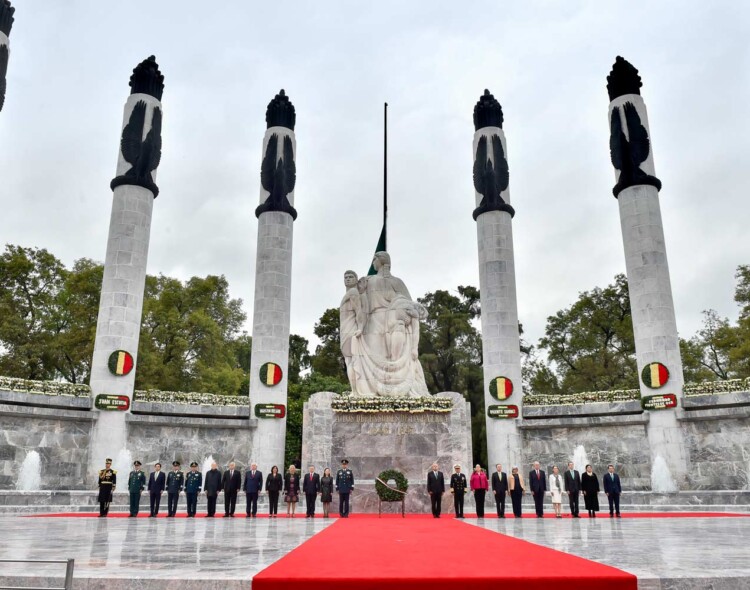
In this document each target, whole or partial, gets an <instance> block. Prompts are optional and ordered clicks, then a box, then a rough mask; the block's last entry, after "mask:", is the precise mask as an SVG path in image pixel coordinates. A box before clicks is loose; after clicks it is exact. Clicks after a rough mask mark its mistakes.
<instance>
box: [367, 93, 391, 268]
mask: <svg viewBox="0 0 750 590" xmlns="http://www.w3.org/2000/svg"><path fill="white" fill-rule="evenodd" d="M387 222H388V103H387V102H386V103H385V104H384V105H383V229H381V230H380V238H378V245H377V246H375V252H385V251H386V234H387V231H386V224H387ZM367 274H368V275H375V274H378V271H376V270H375V266H374V265H373V264H370V270H369V271H367Z"/></svg>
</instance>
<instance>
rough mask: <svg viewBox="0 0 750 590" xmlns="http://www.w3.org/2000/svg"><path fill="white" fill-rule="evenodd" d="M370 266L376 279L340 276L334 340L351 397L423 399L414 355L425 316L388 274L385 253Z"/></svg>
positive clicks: (349, 273)
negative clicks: (337, 335)
mask: <svg viewBox="0 0 750 590" xmlns="http://www.w3.org/2000/svg"><path fill="white" fill-rule="evenodd" d="M373 266H374V268H375V270H376V271H377V274H375V275H372V276H367V277H362V278H361V279H357V275H356V273H354V272H353V271H347V272H346V273H345V275H344V284H345V286H346V289H347V290H346V294H345V295H344V298H343V300H342V301H341V306H340V307H339V312H340V319H341V330H340V341H341V352H342V354H343V356H344V359H345V361H346V369H347V376H348V377H349V383H350V385H351V388H352V394H354V395H360V396H376V395H377V396H391V397H420V396H424V395H428V391H427V385H426V384H425V379H424V372H423V371H422V365H421V364H420V363H419V355H418V348H419V320H420V319H424V318H425V317H427V312H426V310H425V308H424V307H423V306H422V305H420V304H419V303H417V302H416V301H413V300H412V298H411V295H410V294H409V290H408V289H407V288H406V285H405V284H404V282H403V281H402V280H401V279H399V278H397V277H394V276H393V275H392V274H391V257H390V255H389V254H388V253H387V252H376V253H375V257H374V259H373Z"/></svg>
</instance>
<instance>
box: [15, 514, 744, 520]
mask: <svg viewBox="0 0 750 590" xmlns="http://www.w3.org/2000/svg"><path fill="white" fill-rule="evenodd" d="M23 516H25V517H27V518H97V517H98V516H99V513H98V512H47V513H37V514H24V515H23ZM186 516H187V515H186V514H185V513H184V512H178V513H177V516H176V517H175V518H186ZM127 517H128V513H127V512H110V513H109V516H108V518H127ZM166 517H167V514H166V513H161V514H159V516H158V518H166ZM286 517H287V516H286V514H279V516H278V519H279V520H284V519H286ZM737 517H745V518H749V517H750V513H747V512H623V513H622V518H737ZM138 518H148V512H141V513H140V514H139V515H138ZM195 518H206V515H205V514H200V513H199V514H198V515H197V516H196V517H195ZM216 518H217V519H219V520H221V519H222V518H223V515H221V514H217V515H216ZM237 518H240V519H244V518H245V514H244V513H242V514H240V513H237V514H235V519H237ZM257 518H268V514H259V515H258V516H257ZM294 518H299V519H302V520H304V518H305V513H304V512H302V513H301V514H300V513H297V515H296V516H295V517H294ZM315 518H322V516H321V515H320V514H318V515H316V516H315ZM331 518H335V519H338V515H336V516H334V515H331ZM351 518H353V519H356V520H361V519H363V518H375V519H377V518H378V515H377V514H352V515H351ZM417 518H419V519H426V520H434V519H433V518H432V515H431V514H407V515H406V520H413V519H417ZM466 518H467V519H470V520H471V519H474V518H476V515H474V514H467V515H466ZM495 518H496V517H495V516H494V515H492V516H487V517H486V520H494V519H495ZM523 518H536V516H535V515H534V514H524V515H523ZM544 518H549V519H554V518H555V515H554V514H545V515H544ZM581 518H582V519H583V518H588V516H587V515H585V514H583V515H581ZM597 518H598V519H602V520H609V515H608V514H606V513H601V512H600V513H599V516H597ZM382 519H386V520H389V519H397V520H404V519H403V518H401V515H400V514H383V517H382ZM563 519H570V515H569V514H566V515H564V516H563ZM443 520H455V519H454V518H453V516H452V515H449V514H444V515H443ZM506 520H513V516H512V515H511V516H506Z"/></svg>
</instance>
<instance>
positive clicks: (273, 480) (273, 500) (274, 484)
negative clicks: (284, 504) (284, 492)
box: [266, 465, 284, 518]
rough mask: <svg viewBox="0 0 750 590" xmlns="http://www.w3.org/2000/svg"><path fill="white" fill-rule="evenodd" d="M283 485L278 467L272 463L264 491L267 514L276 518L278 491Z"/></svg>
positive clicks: (277, 512)
mask: <svg viewBox="0 0 750 590" xmlns="http://www.w3.org/2000/svg"><path fill="white" fill-rule="evenodd" d="M283 487H284V480H283V478H282V477H281V474H280V473H279V468H278V467H276V465H274V466H273V467H271V473H269V474H268V477H267V478H266V491H267V492H268V516H269V517H270V518H276V517H277V516H278V514H279V492H281V488H283Z"/></svg>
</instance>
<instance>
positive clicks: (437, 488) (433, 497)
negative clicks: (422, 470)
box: [427, 463, 445, 518]
mask: <svg viewBox="0 0 750 590" xmlns="http://www.w3.org/2000/svg"><path fill="white" fill-rule="evenodd" d="M427 493H428V494H429V495H430V503H431V504H432V516H433V517H435V518H440V509H441V508H442V505H443V494H444V493H445V477H443V472H442V471H438V464H437V463H433V464H432V469H430V470H429V471H428V472H427Z"/></svg>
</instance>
